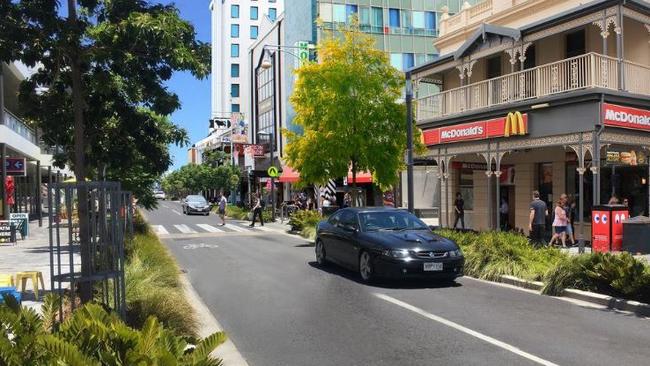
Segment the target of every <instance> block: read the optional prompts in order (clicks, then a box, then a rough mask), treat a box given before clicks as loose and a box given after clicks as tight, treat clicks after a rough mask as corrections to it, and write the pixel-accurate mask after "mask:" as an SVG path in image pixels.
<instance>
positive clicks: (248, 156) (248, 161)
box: [244, 146, 255, 170]
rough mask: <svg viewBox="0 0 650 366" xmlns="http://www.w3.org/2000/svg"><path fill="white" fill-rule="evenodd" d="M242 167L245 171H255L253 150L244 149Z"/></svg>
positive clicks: (249, 148)
mask: <svg viewBox="0 0 650 366" xmlns="http://www.w3.org/2000/svg"><path fill="white" fill-rule="evenodd" d="M244 167H246V169H247V170H255V156H254V151H253V149H252V148H251V147H250V146H249V147H244Z"/></svg>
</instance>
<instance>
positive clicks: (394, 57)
mask: <svg viewBox="0 0 650 366" xmlns="http://www.w3.org/2000/svg"><path fill="white" fill-rule="evenodd" d="M403 62H404V59H403V57H402V54H401V53H391V54H390V64H391V66H393V67H394V68H396V69H397V70H400V71H402V69H403V68H404V66H403V65H404V64H403Z"/></svg>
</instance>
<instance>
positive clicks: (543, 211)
mask: <svg viewBox="0 0 650 366" xmlns="http://www.w3.org/2000/svg"><path fill="white" fill-rule="evenodd" d="M546 216H548V208H547V207H546V202H544V201H542V200H540V199H539V191H533V201H532V202H531V203H530V214H529V219H530V221H529V222H528V231H529V232H530V241H531V242H532V243H533V244H536V245H538V244H542V243H544V232H545V231H546Z"/></svg>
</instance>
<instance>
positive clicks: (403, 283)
mask: <svg viewBox="0 0 650 366" xmlns="http://www.w3.org/2000/svg"><path fill="white" fill-rule="evenodd" d="M309 265H310V266H311V267H312V268H314V269H317V270H320V271H323V272H327V273H329V274H332V275H335V276H339V277H343V278H345V279H347V280H350V281H354V282H356V283H359V284H362V285H364V286H369V287H376V288H386V289H413V290H417V289H436V288H448V287H461V286H462V284H460V283H458V282H456V281H454V280H439V279H430V280H421V279H401V280H388V279H379V280H376V281H375V282H373V283H372V284H366V283H365V282H363V281H361V277H359V274H358V273H356V272H353V271H350V270H348V269H345V268H343V267H339V266H337V265H335V264H331V263H328V264H327V265H325V266H321V265H319V264H318V263H317V262H315V261H313V262H309Z"/></svg>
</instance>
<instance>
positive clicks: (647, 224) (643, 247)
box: [623, 216, 650, 254]
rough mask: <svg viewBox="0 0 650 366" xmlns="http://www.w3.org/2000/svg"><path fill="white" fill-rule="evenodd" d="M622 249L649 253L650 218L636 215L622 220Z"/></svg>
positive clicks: (633, 252)
mask: <svg viewBox="0 0 650 366" xmlns="http://www.w3.org/2000/svg"><path fill="white" fill-rule="evenodd" d="M623 250H625V251H627V252H630V253H632V254H637V253H641V254H650V218H649V217H645V216H637V217H633V218H630V219H628V220H625V222H623Z"/></svg>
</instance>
